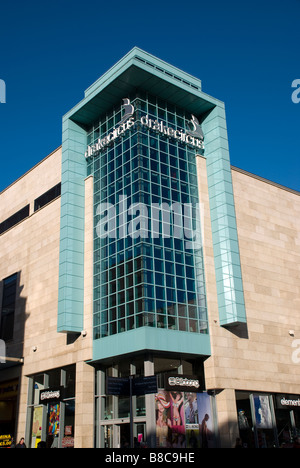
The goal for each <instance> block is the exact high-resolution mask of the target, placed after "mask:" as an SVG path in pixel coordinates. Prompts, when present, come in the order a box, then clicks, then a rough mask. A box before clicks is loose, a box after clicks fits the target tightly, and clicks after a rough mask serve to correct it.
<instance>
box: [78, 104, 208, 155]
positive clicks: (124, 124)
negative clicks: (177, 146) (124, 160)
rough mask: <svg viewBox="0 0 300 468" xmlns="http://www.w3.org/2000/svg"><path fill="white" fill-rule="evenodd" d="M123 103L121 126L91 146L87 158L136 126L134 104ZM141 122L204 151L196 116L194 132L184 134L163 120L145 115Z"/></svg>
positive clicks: (149, 127)
mask: <svg viewBox="0 0 300 468" xmlns="http://www.w3.org/2000/svg"><path fill="white" fill-rule="evenodd" d="M123 101H124V104H123V108H124V109H125V114H124V116H123V118H122V119H121V121H120V122H119V126H118V127H116V128H114V129H113V130H111V131H110V132H109V133H108V134H107V135H106V136H105V137H104V138H102V139H100V138H99V139H98V141H97V142H96V143H94V144H92V145H89V146H88V148H87V150H86V152H85V157H86V158H90V157H93V156H95V155H97V154H99V152H100V151H101V150H102V149H104V148H105V147H106V146H108V145H110V144H111V143H113V142H114V141H115V140H116V139H117V138H119V137H121V136H123V135H124V133H125V132H127V131H128V130H130V129H131V128H132V127H133V126H134V125H135V123H136V122H135V119H134V117H133V112H134V107H133V105H132V104H130V101H129V99H123ZM126 109H127V111H126ZM139 122H140V123H141V125H142V126H144V127H146V128H148V129H149V130H151V131H154V132H158V133H160V134H161V135H164V136H165V137H167V138H171V139H174V140H178V141H180V142H181V143H185V144H187V145H190V146H192V147H193V148H196V149H200V150H204V143H203V141H204V135H203V132H202V129H201V125H200V124H199V122H198V119H197V118H196V117H195V116H192V119H191V121H190V124H191V125H192V126H193V130H191V131H188V130H187V131H186V132H184V130H182V129H179V130H178V129H174V128H172V127H168V126H167V125H165V123H164V121H162V120H160V121H159V120H152V119H150V118H149V116H148V115H143V116H142V117H141V119H140V121H139Z"/></svg>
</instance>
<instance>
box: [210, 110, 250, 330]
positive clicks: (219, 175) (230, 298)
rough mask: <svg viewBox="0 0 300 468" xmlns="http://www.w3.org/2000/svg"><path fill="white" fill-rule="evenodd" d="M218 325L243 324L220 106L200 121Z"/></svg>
mask: <svg viewBox="0 0 300 468" xmlns="http://www.w3.org/2000/svg"><path fill="white" fill-rule="evenodd" d="M203 130H204V134H205V147H206V150H205V157H206V162H207V180H208V190H209V202H210V214H211V227H212V236H213V249H214V261H215V272H216V282H217V294H218V306H219V318H220V325H222V326H233V325H236V324H239V323H246V310H245V302H244V291H243V282H242V273H241V264H240V253H239V244H238V235H237V226H236V215H235V206H234V196H233V187H232V177H231V167H230V159H229V150H228V140H227V130H226V119H225V110H224V106H216V107H215V108H214V109H213V111H211V113H210V114H209V116H208V117H207V118H206V119H205V121H204V122H203Z"/></svg>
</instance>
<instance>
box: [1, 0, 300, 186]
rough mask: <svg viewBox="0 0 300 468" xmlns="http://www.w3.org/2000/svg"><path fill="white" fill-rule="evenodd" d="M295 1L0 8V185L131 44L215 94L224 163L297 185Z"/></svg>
mask: <svg viewBox="0 0 300 468" xmlns="http://www.w3.org/2000/svg"><path fill="white" fill-rule="evenodd" d="M299 21H300V0H286V1H284V2H283V1H282V0H251V1H249V0H245V1H238V0H227V1H224V0H214V1H207V0H206V1H202V0H190V1H189V2H183V1H182V0H180V1H179V0H172V1H170V0H167V1H162V2H157V1H148V2H145V1H141V0H131V1H124V0H115V1H113V2H112V1H108V2H105V1H103V0H85V1H77V0H51V1H48V0H44V1H41V0H27V1H24V0H19V1H16V0H11V1H10V2H8V1H5V2H1V5H0V47H1V49H0V79H3V80H5V82H6V86H7V98H6V100H7V102H6V104H0V157H1V172H0V191H1V190H3V189H4V188H5V187H6V186H8V185H9V184H10V183H12V182H13V181H14V180H16V179H17V178H18V177H20V176H21V175H22V174H24V173H25V172H26V171H27V170H28V169H30V168H31V167H32V166H33V165H35V164H36V163H37V162H39V161H40V160H41V159H43V158H44V157H45V156H47V154H49V153H50V152H52V151H53V150H55V149H56V148H57V147H58V146H60V144H61V121H62V116H63V115H64V114H65V113H66V112H67V111H68V110H70V109H71V108H72V107H73V106H74V105H75V104H77V102H79V101H80V100H81V99H82V98H83V93H84V90H85V89H86V88H87V87H88V86H90V85H91V84H92V83H93V82H94V81H95V80H96V79H97V78H99V77H100V76H101V75H102V74H103V73H104V72H105V71H106V70H108V69H109V68H110V67H111V66H112V65H113V64H114V63H115V62H117V61H118V60H119V59H120V58H122V57H123V56H124V55H125V54H126V53H127V52H129V50H131V49H132V47H134V46H138V47H140V48H142V49H144V50H145V51H147V52H149V53H151V54H153V55H155V56H157V57H159V58H161V59H162V60H165V61H166V62H169V63H171V64H172V65H174V66H176V67H178V68H180V69H182V70H184V71H186V72H188V73H190V74H192V75H194V76H196V77H198V78H200V79H201V80H202V86H203V91H204V92H206V93H208V94H210V95H212V96H214V97H216V98H218V99H220V100H222V101H224V102H225V104H226V113H227V126H228V135H229V144H230V155H231V163H232V165H234V166H237V167H240V168H242V169H245V170H247V171H250V172H253V173H255V174H258V175H260V176H262V177H265V178H267V179H270V180H273V181H274V182H277V183H280V184H282V185H285V186H288V187H290V188H293V189H296V190H300V146H299V134H300V125H299V124H300V103H299V104H294V103H293V102H292V99H291V95H292V92H293V89H292V87H291V84H292V82H293V80H295V79H300V60H299V58H300V57H299V55H300V50H299V45H300V27H299Z"/></svg>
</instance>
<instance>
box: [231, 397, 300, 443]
mask: <svg viewBox="0 0 300 468" xmlns="http://www.w3.org/2000/svg"><path fill="white" fill-rule="evenodd" d="M236 403H237V412H238V423H239V431H240V437H241V440H242V443H243V445H244V447H249V448H274V447H283V448H292V447H294V446H295V445H299V444H298V438H299V437H300V397H299V396H297V395H280V394H258V393H250V392H239V391H237V392H236Z"/></svg>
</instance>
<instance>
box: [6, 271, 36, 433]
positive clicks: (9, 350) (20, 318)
mask: <svg viewBox="0 0 300 468" xmlns="http://www.w3.org/2000/svg"><path fill="white" fill-rule="evenodd" d="M21 279H22V275H21V271H19V272H18V273H17V274H16V280H15V285H14V291H9V292H8V294H5V297H4V280H2V281H0V338H1V339H2V340H3V341H4V343H5V361H6V362H5V363H0V385H1V384H2V383H8V384H10V383H11V384H12V383H13V384H14V385H13V386H12V387H13V392H12V396H11V397H9V400H8V396H7V395H5V393H3V395H2V394H1V393H0V402H1V401H2V402H4V403H3V405H4V406H6V407H7V408H8V407H9V411H8V409H7V411H6V413H7V417H6V418H5V420H4V419H3V418H1V415H0V426H1V427H2V429H1V427H0V430H1V432H0V434H1V433H3V431H4V432H5V433H7V434H17V432H18V427H17V425H18V421H17V414H18V412H19V411H18V408H19V396H20V395H19V390H20V378H21V370H22V363H21V362H18V359H21V358H23V355H24V335H25V324H26V321H27V319H28V317H29V315H30V314H29V313H27V312H26V303H27V298H26V297H23V296H22V292H23V289H24V286H23V285H22V284H21ZM10 294H13V295H14V301H12V300H10V299H9V295H10ZM7 304H9V306H7ZM12 304H13V306H12ZM4 309H6V310H5V312H4ZM17 382H18V383H17ZM7 388H10V386H9V387H7ZM8 402H9V404H8Z"/></svg>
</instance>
